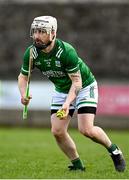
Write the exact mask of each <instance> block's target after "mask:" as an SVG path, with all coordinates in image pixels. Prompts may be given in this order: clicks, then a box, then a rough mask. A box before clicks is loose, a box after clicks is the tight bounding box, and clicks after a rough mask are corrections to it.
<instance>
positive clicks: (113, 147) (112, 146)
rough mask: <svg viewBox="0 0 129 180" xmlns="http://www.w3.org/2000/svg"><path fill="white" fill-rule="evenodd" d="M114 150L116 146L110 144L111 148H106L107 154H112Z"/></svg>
mask: <svg viewBox="0 0 129 180" xmlns="http://www.w3.org/2000/svg"><path fill="white" fill-rule="evenodd" d="M116 149H118V148H117V145H116V144H111V146H110V147H109V148H107V150H108V152H109V153H112V152H113V151H115V150H116Z"/></svg>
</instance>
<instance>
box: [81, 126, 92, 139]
mask: <svg viewBox="0 0 129 180" xmlns="http://www.w3.org/2000/svg"><path fill="white" fill-rule="evenodd" d="M79 131H80V133H81V134H83V135H84V136H86V137H88V138H93V137H94V135H93V131H92V128H89V129H88V128H87V129H86V128H81V129H79Z"/></svg>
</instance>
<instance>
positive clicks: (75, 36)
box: [0, 0, 129, 81]
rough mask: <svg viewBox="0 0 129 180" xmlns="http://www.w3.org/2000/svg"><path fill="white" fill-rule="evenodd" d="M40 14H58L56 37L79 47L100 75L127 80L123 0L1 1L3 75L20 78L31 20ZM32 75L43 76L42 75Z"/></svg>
mask: <svg viewBox="0 0 129 180" xmlns="http://www.w3.org/2000/svg"><path fill="white" fill-rule="evenodd" d="M29 2H30V3H29ZM32 2H33V3H32ZM48 2H49V3H48ZM52 2H53V3H52ZM104 2H106V3H104ZM120 2H121V3H120ZM40 15H52V16H55V17H56V18H57V20H58V37H59V38H61V39H63V40H65V41H68V42H70V43H71V44H72V45H73V46H74V47H75V48H76V49H77V50H78V53H79V55H80V56H81V57H82V58H83V59H84V61H86V62H87V64H88V65H89V66H90V67H91V69H92V70H93V72H94V74H95V75H96V77H97V78H98V79H103V78H104V79H114V80H123V81H126V80H127V79H128V76H129V60H128V50H129V3H128V1H124V0H121V1H120V0H119V1H118V0H113V1H111V0H110V1H107V0H106V1H105V0H103V1H102V0H101V1H100V0H97V1H95V0H94V1H93V0H90V1H66V0H65V1H32V0H31V1H28V0H27V1H18V0H15V1H11V0H10V1H7V0H5V1H1V3H0V31H1V33H0V41H1V51H0V79H10V80H11V79H13V80H14V79H16V78H17V75H18V73H19V70H20V66H21V63H22V58H23V53H24V50H25V49H26V47H27V46H28V45H30V43H31V39H30V37H29V31H30V24H31V23H32V20H33V18H34V17H35V16H40ZM34 79H40V76H39V74H38V73H36V74H35V76H34Z"/></svg>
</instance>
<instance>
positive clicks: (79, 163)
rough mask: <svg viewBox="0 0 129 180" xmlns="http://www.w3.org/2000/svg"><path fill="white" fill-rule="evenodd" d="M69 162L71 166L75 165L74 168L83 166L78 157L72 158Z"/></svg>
mask: <svg viewBox="0 0 129 180" xmlns="http://www.w3.org/2000/svg"><path fill="white" fill-rule="evenodd" d="M71 162H72V164H73V166H75V167H76V168H83V167H84V165H83V162H82V161H81V159H80V158H77V159H74V160H72V161H71Z"/></svg>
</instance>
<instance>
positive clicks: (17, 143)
mask: <svg viewBox="0 0 129 180" xmlns="http://www.w3.org/2000/svg"><path fill="white" fill-rule="evenodd" d="M69 132H70V134H71V136H72V137H73V139H74V140H75V142H76V144H77V148H78V151H79V153H80V157H81V158H82V159H83V161H84V163H85V165H86V171H85V172H80V171H79V172H70V171H68V169H67V165H69V160H68V159H67V158H66V157H65V155H64V154H63V153H62V152H61V151H60V150H59V149H58V147H57V145H56V143H55V140H54V138H53V136H52V134H51V132H50V130H48V129H31V128H28V129H27V128H8V129H6V128H1V129H0V179H38V178H41V179H47V178H50V179H127V178H129V169H128V164H129V144H128V138H129V132H127V131H126V132H123V131H119V132H118V131H112V132H111V131H107V133H108V135H109V136H110V137H111V138H112V140H113V142H115V143H117V144H119V146H120V147H121V149H122V150H123V152H124V155H125V159H126V162H127V169H126V171H125V172H124V173H118V172H116V171H115V170H114V167H113V163H112V161H111V158H110V157H109V155H108V153H107V150H105V148H103V147H102V146H100V145H98V144H96V143H94V142H92V141H91V140H89V139H87V138H85V137H83V136H82V135H80V134H79V132H78V131H77V130H72V129H70V130H69Z"/></svg>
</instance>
